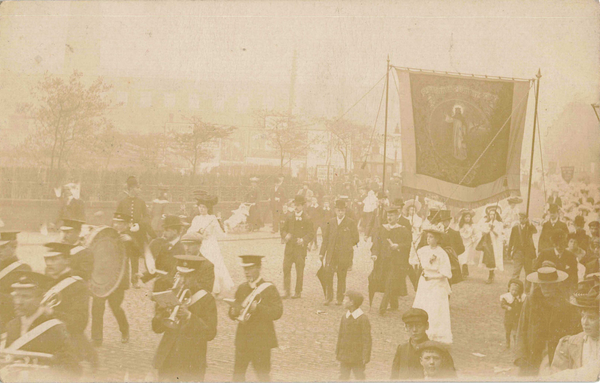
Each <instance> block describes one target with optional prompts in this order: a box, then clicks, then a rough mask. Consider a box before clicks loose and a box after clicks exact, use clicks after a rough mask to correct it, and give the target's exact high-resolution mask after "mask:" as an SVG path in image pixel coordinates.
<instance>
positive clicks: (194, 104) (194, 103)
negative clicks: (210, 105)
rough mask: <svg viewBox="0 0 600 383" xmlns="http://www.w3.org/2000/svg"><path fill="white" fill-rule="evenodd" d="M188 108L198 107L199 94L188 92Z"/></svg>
mask: <svg viewBox="0 0 600 383" xmlns="http://www.w3.org/2000/svg"><path fill="white" fill-rule="evenodd" d="M189 108H190V109H200V96H198V95H197V94H190V99H189Z"/></svg>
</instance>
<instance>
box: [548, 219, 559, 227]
mask: <svg viewBox="0 0 600 383" xmlns="http://www.w3.org/2000/svg"><path fill="white" fill-rule="evenodd" d="M558 221H559V219H558V218H557V219H556V221H552V220H550V224H551V225H553V226H554V225H556V224H557V223H558Z"/></svg>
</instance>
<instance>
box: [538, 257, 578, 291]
mask: <svg viewBox="0 0 600 383" xmlns="http://www.w3.org/2000/svg"><path fill="white" fill-rule="evenodd" d="M544 261H550V262H552V263H554V264H555V265H556V268H557V269H558V270H562V271H564V272H565V273H567V274H569V277H568V278H567V279H566V280H565V282H564V283H565V285H568V286H569V288H575V287H576V286H577V257H576V256H575V254H573V253H571V252H570V251H569V250H564V251H563V253H562V255H561V256H560V257H559V256H558V255H556V251H555V250H554V248H551V249H546V250H543V251H540V254H539V255H538V257H537V259H536V261H535V263H534V265H533V270H534V271H536V270H537V269H539V268H540V267H542V263H543V262H544Z"/></svg>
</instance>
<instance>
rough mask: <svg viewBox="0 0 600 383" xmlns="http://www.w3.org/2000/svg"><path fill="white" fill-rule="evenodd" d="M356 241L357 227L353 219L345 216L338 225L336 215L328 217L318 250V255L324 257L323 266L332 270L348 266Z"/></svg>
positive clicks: (350, 263)
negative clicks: (319, 249)
mask: <svg viewBox="0 0 600 383" xmlns="http://www.w3.org/2000/svg"><path fill="white" fill-rule="evenodd" d="M358 241H359V235H358V228H357V227H356V222H355V221H354V220H353V219H351V218H349V217H348V216H346V217H344V219H343V220H342V222H341V224H340V225H339V226H338V222H337V217H333V218H332V219H330V220H329V222H327V224H326V225H325V230H324V231H323V243H322V244H321V251H320V255H321V256H324V257H325V262H324V264H325V266H326V267H328V268H332V269H333V270H337V269H347V268H349V267H350V266H351V265H352V260H353V258H354V246H355V245H356V244H357V243H358Z"/></svg>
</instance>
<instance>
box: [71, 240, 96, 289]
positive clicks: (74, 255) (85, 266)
mask: <svg viewBox="0 0 600 383" xmlns="http://www.w3.org/2000/svg"><path fill="white" fill-rule="evenodd" d="M69 262H70V265H71V268H72V269H73V274H74V275H78V276H80V277H81V278H83V279H84V280H85V281H89V280H90V278H91V276H92V272H93V271H94V253H92V251H91V250H90V249H88V248H87V247H85V246H83V245H82V244H79V245H77V246H75V247H74V248H72V249H71V257H70V258H69Z"/></svg>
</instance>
